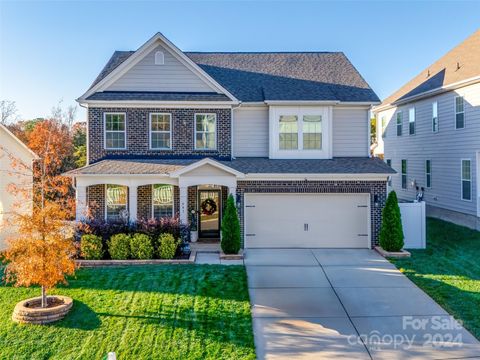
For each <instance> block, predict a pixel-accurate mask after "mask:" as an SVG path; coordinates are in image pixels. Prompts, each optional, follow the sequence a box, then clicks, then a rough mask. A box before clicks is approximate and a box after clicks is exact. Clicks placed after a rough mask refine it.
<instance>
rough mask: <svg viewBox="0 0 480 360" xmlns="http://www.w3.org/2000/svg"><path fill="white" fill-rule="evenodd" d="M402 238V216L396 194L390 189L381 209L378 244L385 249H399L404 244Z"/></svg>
mask: <svg viewBox="0 0 480 360" xmlns="http://www.w3.org/2000/svg"><path fill="white" fill-rule="evenodd" d="M403 238H404V236H403V229H402V216H401V214H400V208H399V207H398V199H397V194H396V193H395V191H391V192H390V194H388V197H387V202H386V204H385V207H384V208H383V211H382V227H381V229H380V246H381V247H382V248H383V249H384V250H386V251H400V250H401V249H402V248H403V245H404V243H403Z"/></svg>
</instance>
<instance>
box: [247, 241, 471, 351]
mask: <svg viewBox="0 0 480 360" xmlns="http://www.w3.org/2000/svg"><path fill="white" fill-rule="evenodd" d="M245 265H246V267H247V273H248V286H249V292H250V301H251V304H252V313H253V325H254V333H255V345H256V349H257V356H258V358H259V359H264V358H267V359H453V358H454V359H459V358H472V357H480V343H479V342H478V341H477V340H476V339H475V338H474V337H473V336H472V335H471V334H470V333H469V332H467V331H466V330H465V329H464V328H463V327H461V326H460V325H459V324H458V323H456V322H455V321H454V320H453V319H452V318H450V316H449V315H448V314H447V313H446V312H445V310H443V309H442V308H441V307H440V306H439V305H438V304H437V303H435V302H434V301H433V300H432V299H431V298H430V297H429V296H427V295H426V294H425V293H424V292H423V291H422V290H420V289H419V288H418V287H417V286H415V285H414V284H413V283H412V282H411V281H410V280H409V279H407V278H406V277H405V276H404V275H403V274H401V273H400V272H399V271H398V270H397V269H396V268H395V267H394V266H393V265H392V264H390V263H389V262H388V261H387V260H385V259H384V258H382V257H381V256H379V255H378V254H377V253H375V252H374V251H371V250H340V249H338V250H337V249H311V250H310V249H278V250H267V249H249V250H248V251H246V257H245Z"/></svg>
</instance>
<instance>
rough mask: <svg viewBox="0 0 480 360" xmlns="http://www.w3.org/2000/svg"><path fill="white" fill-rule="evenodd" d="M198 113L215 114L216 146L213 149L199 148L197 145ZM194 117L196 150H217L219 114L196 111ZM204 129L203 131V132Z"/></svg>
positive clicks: (194, 144)
mask: <svg viewBox="0 0 480 360" xmlns="http://www.w3.org/2000/svg"><path fill="white" fill-rule="evenodd" d="M197 115H213V116H214V117H215V147H214V148H213V149H208V148H199V147H197ZM193 116H194V118H193V130H194V134H193V136H194V137H193V146H194V148H195V150H201V151H217V148H218V121H217V114H216V113H195V114H194V115H193ZM203 132H204V131H202V133H203Z"/></svg>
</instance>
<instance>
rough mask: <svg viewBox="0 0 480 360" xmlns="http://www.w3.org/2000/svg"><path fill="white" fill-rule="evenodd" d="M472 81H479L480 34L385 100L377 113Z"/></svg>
mask: <svg viewBox="0 0 480 360" xmlns="http://www.w3.org/2000/svg"><path fill="white" fill-rule="evenodd" d="M475 78H477V79H476V81H480V30H477V31H476V32H475V33H473V34H472V35H471V36H470V37H468V38H467V39H466V40H465V41H463V42H462V43H461V44H459V45H458V46H456V47H455V48H453V49H452V50H450V51H449V52H448V53H446V54H445V55H444V56H442V57H441V58H440V59H439V60H437V61H436V62H435V63H433V64H432V65H430V66H428V67H427V68H426V69H424V70H423V71H422V72H421V73H420V74H418V75H417V76H416V77H414V78H413V79H412V80H410V81H409V82H408V83H406V84H405V85H404V86H402V87H401V88H400V89H398V90H397V91H396V92H394V93H393V94H392V95H390V96H389V97H387V98H386V99H385V100H384V101H383V102H382V103H381V104H380V105H379V106H378V107H377V109H379V108H382V107H388V106H389V105H395V104H397V103H401V102H402V101H407V100H408V99H410V98H414V97H420V96H421V95H423V94H425V95H427V94H430V93H432V92H434V91H435V90H439V91H441V90H442V89H445V88H448V87H449V86H452V85H455V84H458V83H462V82H466V81H469V80H474V79H475Z"/></svg>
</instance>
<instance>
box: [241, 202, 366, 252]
mask: <svg viewBox="0 0 480 360" xmlns="http://www.w3.org/2000/svg"><path fill="white" fill-rule="evenodd" d="M369 214H370V195H369V194H245V247H247V248H368V247H370V236H369V234H370V231H369V223H370V222H369Z"/></svg>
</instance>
